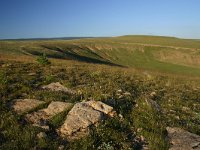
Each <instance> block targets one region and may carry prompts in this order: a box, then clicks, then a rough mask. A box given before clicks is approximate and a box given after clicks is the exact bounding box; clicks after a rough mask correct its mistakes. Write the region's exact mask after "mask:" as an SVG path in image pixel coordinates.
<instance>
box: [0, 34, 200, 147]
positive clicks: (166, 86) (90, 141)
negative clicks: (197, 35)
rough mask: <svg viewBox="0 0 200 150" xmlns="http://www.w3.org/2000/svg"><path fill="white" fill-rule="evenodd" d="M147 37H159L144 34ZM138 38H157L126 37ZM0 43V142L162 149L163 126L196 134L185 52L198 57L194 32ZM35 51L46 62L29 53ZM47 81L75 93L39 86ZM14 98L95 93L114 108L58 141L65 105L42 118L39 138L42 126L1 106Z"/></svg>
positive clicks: (197, 117) (198, 114) (194, 86)
mask: <svg viewBox="0 0 200 150" xmlns="http://www.w3.org/2000/svg"><path fill="white" fill-rule="evenodd" d="M155 38H156V39H160V41H159V40H153V41H152V39H155ZM124 41H125V42H124ZM173 41H174V42H173ZM186 41H187V42H186ZM128 42H130V44H127V43H128ZM142 42H143V43H144V44H160V45H162V46H149V45H140V44H133V43H142ZM158 42H159V43H158ZM0 44H1V47H0V53H1V56H0V99H1V100H0V118H1V119H0V149H20V150H23V149H58V147H59V146H61V145H62V146H64V148H65V149H80V147H81V149H83V150H84V149H85V150H86V149H111V150H112V149H141V147H142V146H143V145H147V146H148V147H149V148H150V149H152V150H160V149H163V150H167V149H168V147H169V143H168V140H167V138H166V137H167V135H166V127H167V126H171V127H173V126H174V127H181V128H183V129H186V130H188V131H190V132H192V133H195V134H198V135H200V132H199V131H200V126H199V124H200V100H199V97H200V87H199V84H200V78H199V75H200V69H199V66H198V65H197V64H198V61H197V60H196V59H194V62H192V61H190V59H189V58H190V57H191V58H194V57H195V58H198V57H199V54H200V52H199V48H200V47H199V41H197V40H181V39H175V38H166V37H141V36H135V37H132V36H130V37H129V36H127V37H118V38H102V39H81V40H71V41H64V40H63V41H62V40H59V41H21V42H16V41H9V42H8V41H0ZM166 46H178V47H181V48H178V49H176V48H173V47H166ZM185 48H189V49H185ZM43 53H45V54H46V55H47V56H45V57H44V58H45V59H44V60H47V57H48V60H50V61H51V66H49V65H40V64H38V63H37V62H36V61H35V60H36V58H37V57H38V56H41V55H42V54H43ZM174 54H181V55H182V56H180V57H179V55H177V56H176V57H175V56H174ZM161 56H162V58H161ZM164 56H165V59H164ZM183 58H187V59H188V60H184V59H183ZM122 66H126V67H122ZM127 66H129V67H127ZM190 75H192V76H190ZM52 82H60V83H62V84H63V85H65V86H66V87H69V88H71V89H73V90H75V91H77V92H78V93H79V94H77V95H69V94H66V93H62V92H50V91H46V90H42V89H41V88H40V87H41V86H42V85H46V84H49V83H52ZM152 93H153V94H152ZM18 98H35V99H38V100H42V101H45V102H46V103H45V104H43V105H41V106H39V107H38V108H36V109H35V110H31V112H32V111H36V110H38V109H40V108H44V107H45V106H47V104H49V103H50V102H51V101H63V102H72V103H76V102H80V101H83V100H89V99H95V100H100V101H102V102H104V103H106V104H109V105H111V106H113V107H114V109H115V110H116V112H117V114H118V115H117V116H115V117H114V118H109V119H107V120H105V121H102V122H101V123H99V125H98V126H97V127H91V130H90V134H89V135H88V136H86V137H84V138H82V139H79V140H75V141H67V142H66V140H63V139H61V138H60V137H59V136H58V135H57V133H56V129H57V128H58V127H60V125H61V124H62V122H63V120H64V118H65V117H66V114H67V113H68V110H67V111H66V112H62V113H60V114H58V115H56V116H55V117H53V118H51V120H49V124H50V131H47V132H46V134H47V137H44V138H40V139H39V138H38V137H37V134H38V133H40V132H44V129H41V128H38V127H34V126H32V125H31V124H29V123H28V122H26V121H25V120H24V119H23V118H24V117H23V116H24V115H25V114H22V115H17V114H16V113H14V112H13V111H12V110H11V108H10V107H9V106H10V103H11V102H12V100H13V99H18ZM150 100H152V101H155V102H156V103H157V104H158V105H159V106H160V109H161V111H158V110H156V109H155V107H154V106H152V105H151V104H150V103H149V101H150ZM141 139H145V140H141Z"/></svg>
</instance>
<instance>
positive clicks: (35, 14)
mask: <svg viewBox="0 0 200 150" xmlns="http://www.w3.org/2000/svg"><path fill="white" fill-rule="evenodd" d="M130 34H142V35H149V34H150V35H165V36H176V37H183V38H199V39H200V0H0V38H1V39H5V38H39V37H40V38H44V37H71V36H118V35H130Z"/></svg>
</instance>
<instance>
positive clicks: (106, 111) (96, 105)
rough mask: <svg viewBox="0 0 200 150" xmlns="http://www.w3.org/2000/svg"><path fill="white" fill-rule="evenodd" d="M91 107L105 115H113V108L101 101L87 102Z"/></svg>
mask: <svg viewBox="0 0 200 150" xmlns="http://www.w3.org/2000/svg"><path fill="white" fill-rule="evenodd" d="M86 103H87V104H88V105H89V106H91V107H92V108H93V109H95V110H98V111H101V112H103V113H104V114H107V115H110V113H112V112H113V111H112V110H113V108H112V107H111V106H108V105H106V104H104V103H102V102H100V101H98V102H97V101H88V102H86Z"/></svg>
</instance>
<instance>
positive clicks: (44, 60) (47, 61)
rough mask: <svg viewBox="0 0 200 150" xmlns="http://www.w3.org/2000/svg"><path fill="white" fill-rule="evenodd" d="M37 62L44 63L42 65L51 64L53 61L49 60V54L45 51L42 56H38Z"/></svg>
mask: <svg viewBox="0 0 200 150" xmlns="http://www.w3.org/2000/svg"><path fill="white" fill-rule="evenodd" d="M37 62H38V63H39V64H42V65H48V64H51V62H50V61H49V60H48V58H47V56H46V54H45V53H43V54H42V55H41V56H39V57H38V58H37Z"/></svg>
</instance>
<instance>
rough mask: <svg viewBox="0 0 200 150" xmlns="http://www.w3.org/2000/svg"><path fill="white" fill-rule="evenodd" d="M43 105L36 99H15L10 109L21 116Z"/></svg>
mask: <svg viewBox="0 0 200 150" xmlns="http://www.w3.org/2000/svg"><path fill="white" fill-rule="evenodd" d="M44 103H45V102H43V101H40V100H36V99H16V100H13V104H12V108H13V110H14V111H15V112H16V113H18V114H23V113H25V112H28V111H30V110H32V109H34V108H36V107H38V106H39V105H41V104H44Z"/></svg>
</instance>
